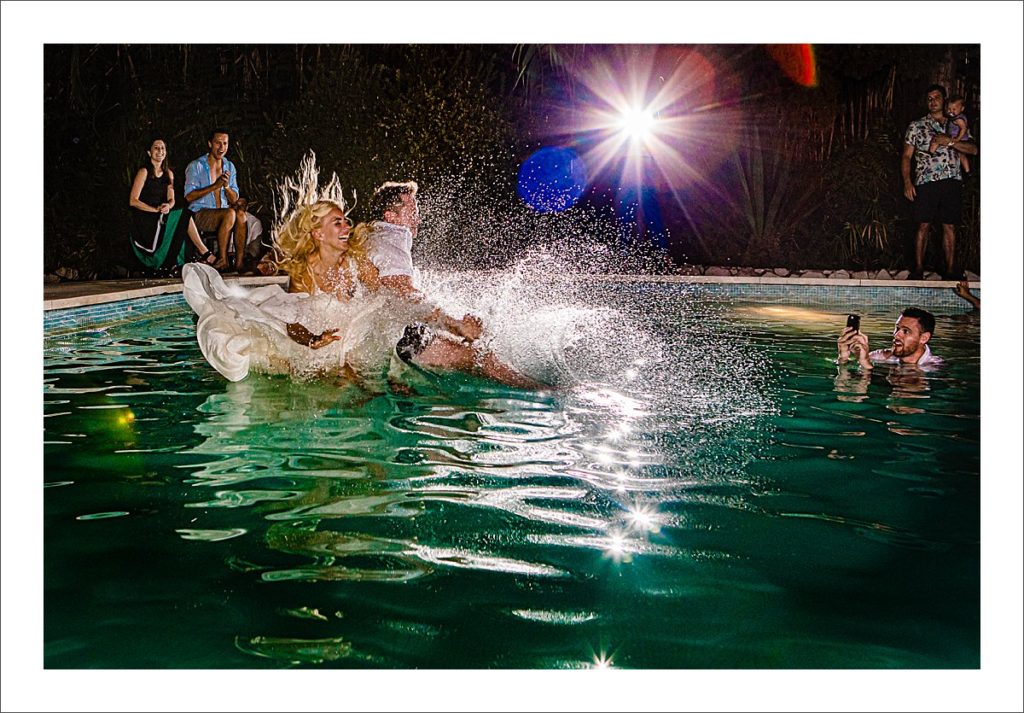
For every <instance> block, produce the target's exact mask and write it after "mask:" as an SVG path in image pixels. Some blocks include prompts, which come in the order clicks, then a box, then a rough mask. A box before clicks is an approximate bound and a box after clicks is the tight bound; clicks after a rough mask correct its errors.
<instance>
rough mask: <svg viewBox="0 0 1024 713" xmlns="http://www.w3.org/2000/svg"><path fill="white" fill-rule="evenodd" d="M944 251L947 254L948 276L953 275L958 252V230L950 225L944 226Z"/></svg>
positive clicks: (945, 224)
mask: <svg viewBox="0 0 1024 713" xmlns="http://www.w3.org/2000/svg"><path fill="white" fill-rule="evenodd" d="M942 251H943V252H944V253H945V254H946V274H947V275H952V274H953V258H954V256H955V255H954V253H955V252H956V228H955V226H953V225H950V224H949V223H943V224H942Z"/></svg>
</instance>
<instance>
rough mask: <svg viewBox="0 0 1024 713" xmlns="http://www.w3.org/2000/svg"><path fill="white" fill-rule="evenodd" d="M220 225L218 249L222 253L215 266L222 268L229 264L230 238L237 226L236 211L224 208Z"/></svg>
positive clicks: (218, 227) (218, 229)
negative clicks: (232, 230)
mask: <svg viewBox="0 0 1024 713" xmlns="http://www.w3.org/2000/svg"><path fill="white" fill-rule="evenodd" d="M222 210H223V212H222V213H221V218H220V225H219V226H217V250H218V252H219V253H220V255H219V256H218V259H217V264H216V265H214V267H216V268H218V269H221V268H225V267H227V266H228V238H229V237H230V236H231V229H232V228H234V227H235V211H233V210H228V209H226V208H224V209H222Z"/></svg>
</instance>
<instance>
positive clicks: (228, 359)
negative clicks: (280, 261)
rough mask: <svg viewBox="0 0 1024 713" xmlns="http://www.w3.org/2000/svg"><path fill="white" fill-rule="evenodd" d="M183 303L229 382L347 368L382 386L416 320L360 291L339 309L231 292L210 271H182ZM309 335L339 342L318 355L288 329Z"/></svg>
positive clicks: (193, 267)
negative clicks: (332, 333) (327, 335)
mask: <svg viewBox="0 0 1024 713" xmlns="http://www.w3.org/2000/svg"><path fill="white" fill-rule="evenodd" d="M182 279H183V281H184V289H183V292H184V296H185V300H186V301H187V302H188V304H189V306H190V307H192V309H193V310H194V311H195V313H196V314H197V315H198V316H199V321H198V323H197V325H196V337H197V339H198V341H199V348H200V349H201V350H202V352H203V356H204V357H206V360H207V361H208V362H209V363H210V365H211V366H213V368H215V369H216V370H217V371H219V372H220V373H221V374H223V375H224V377H225V378H227V379H228V380H230V381H240V380H242V379H244V378H245V377H246V376H247V375H248V373H249V372H250V371H256V372H260V373H265V374H290V375H293V376H299V377H315V376H323V375H328V374H332V373H339V372H340V371H341V370H342V368H343V367H344V366H345V365H346V364H348V365H349V366H350V367H351V368H352V369H353V370H354V371H355V372H356V374H357V375H358V376H359V377H360V378H361V379H363V380H365V381H369V382H378V381H380V380H382V379H383V378H384V377H385V375H386V373H387V370H388V368H389V366H390V364H391V362H392V355H393V354H394V345H395V344H396V343H397V342H398V339H399V337H400V336H401V332H402V329H403V327H404V325H405V324H407V323H408V320H409V319H411V318H413V317H414V315H411V314H408V315H407V314H404V313H405V312H408V311H409V310H408V308H403V305H400V304H396V303H395V301H394V300H391V299H388V298H386V297H384V296H382V295H370V294H366V293H365V291H363V290H357V293H356V295H355V296H353V297H352V298H351V299H350V300H348V301H345V302H342V301H340V300H338V299H337V298H336V297H335V296H334V295H333V294H330V293H325V292H321V291H319V290H317V291H316V292H315V293H314V294H303V293H288V292H285V291H284V290H283V289H282V288H281V286H280V285H266V286H263V287H256V288H245V287H242V286H239V285H229V284H227V283H226V282H224V280H223V278H221V276H220V273H218V272H217V271H216V270H214V269H213V268H212V267H210V266H209V265H203V264H201V263H190V264H187V265H185V266H184V268H182ZM290 323H298V324H301V325H302V326H303V327H305V328H306V329H308V330H309V331H310V332H312V333H314V334H319V333H321V332H324V331H326V330H328V329H336V330H337V333H336V336H338V337H340V339H338V341H335V342H332V343H330V344H328V345H327V346H325V347H321V348H320V349H311V348H309V347H307V346H304V345H301V344H298V343H296V342H295V341H294V340H292V339H291V338H290V337H289V336H288V324H290Z"/></svg>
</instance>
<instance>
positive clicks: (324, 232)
mask: <svg viewBox="0 0 1024 713" xmlns="http://www.w3.org/2000/svg"><path fill="white" fill-rule="evenodd" d="M351 230H352V226H351V225H350V224H349V222H348V218H346V217H345V214H344V213H342V212H341V211H340V210H338V209H337V208H334V209H333V210H331V212H330V213H328V214H327V215H325V216H324V217H323V218H321V219H320V229H319V230H318V231H317V233H319V235H318V236H317V237H318V238H319V239H320V242H321V244H323V245H327V246H329V247H331V248H333V249H335V250H338V251H340V252H345V251H347V250H348V234H349V232H351Z"/></svg>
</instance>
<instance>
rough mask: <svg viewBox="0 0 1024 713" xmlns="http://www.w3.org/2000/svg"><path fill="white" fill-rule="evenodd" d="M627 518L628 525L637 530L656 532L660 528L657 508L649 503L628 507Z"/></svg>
mask: <svg viewBox="0 0 1024 713" xmlns="http://www.w3.org/2000/svg"><path fill="white" fill-rule="evenodd" d="M627 518H628V519H629V525H630V527H632V528H634V529H637V530H643V531H644V532H657V531H658V530H660V529H661V525H660V523H659V522H658V513H657V510H655V509H654V508H653V507H651V506H649V505H634V506H632V507H630V508H629V514H628V515H627Z"/></svg>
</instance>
